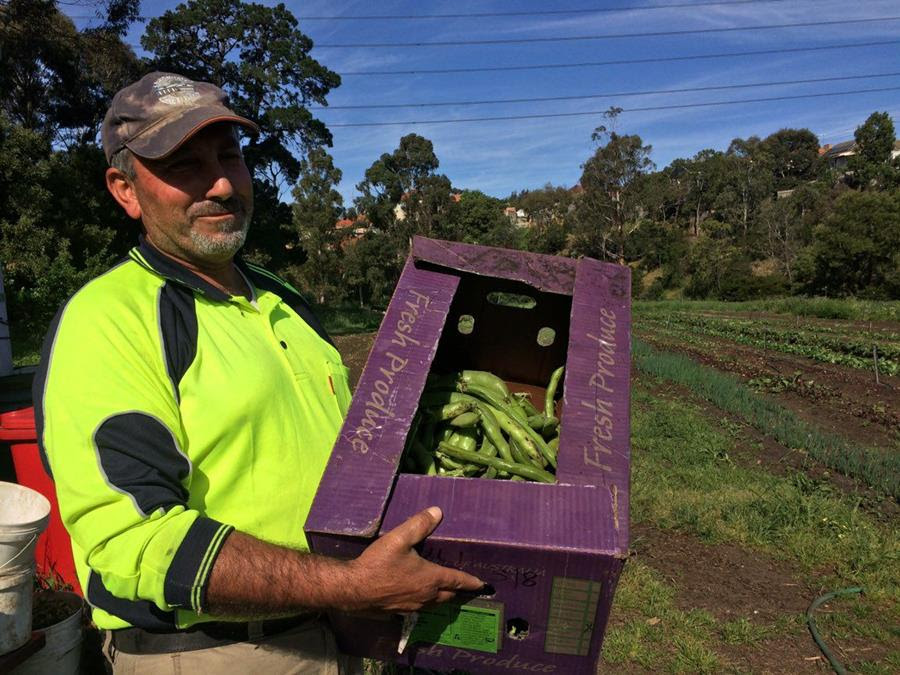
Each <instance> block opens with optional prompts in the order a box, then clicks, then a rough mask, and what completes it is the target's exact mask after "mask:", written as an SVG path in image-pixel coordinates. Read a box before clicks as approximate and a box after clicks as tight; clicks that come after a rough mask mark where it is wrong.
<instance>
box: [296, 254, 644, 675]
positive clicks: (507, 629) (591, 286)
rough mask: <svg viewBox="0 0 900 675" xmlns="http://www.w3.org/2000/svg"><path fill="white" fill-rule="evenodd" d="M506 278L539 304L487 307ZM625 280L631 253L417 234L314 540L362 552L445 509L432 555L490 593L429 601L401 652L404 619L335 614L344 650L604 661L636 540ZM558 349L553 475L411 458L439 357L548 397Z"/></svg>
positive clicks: (571, 669) (404, 658)
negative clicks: (440, 466) (555, 251)
mask: <svg viewBox="0 0 900 675" xmlns="http://www.w3.org/2000/svg"><path fill="white" fill-rule="evenodd" d="M497 292H500V293H507V294H517V295H525V296H529V297H530V298H532V299H533V300H534V301H536V304H535V306H534V307H532V308H530V309H525V308H521V307H510V306H504V305H497V304H493V303H492V302H491V301H490V300H488V295H489V294H492V293H497ZM630 293H631V289H630V274H629V271H628V269H627V268H626V267H622V266H619V265H613V264H608V263H601V262H598V261H596V260H591V259H582V260H577V261H576V260H571V259H567V258H560V257H555V256H547V255H538V254H533V253H524V252H520V251H510V250H505V249H498V248H488V247H484V246H472V245H467V244H459V243H453V242H446V241H437V240H433V239H425V238H421V237H417V238H415V240H414V241H413V246H412V253H411V255H410V257H409V259H408V260H407V262H406V266H405V267H404V269H403V274H402V275H401V277H400V281H399V282H398V284H397V288H396V290H395V291H394V295H393V297H392V298H391V303H390V306H389V307H388V310H387V313H386V314H385V317H384V320H383V322H382V324H381V329H380V330H379V331H378V336H377V337H376V339H375V344H374V346H373V348H372V352H371V353H370V354H369V359H368V362H367V363H366V367H365V370H364V371H363V374H362V377H361V378H360V381H359V384H358V385H357V389H356V393H355V395H354V397H353V402H352V404H351V406H350V411H349V413H348V415H347V419H346V421H345V423H344V426H343V428H342V430H341V433H340V435H339V437H338V440H337V442H336V443H335V446H334V450H333V452H332V455H331V460H330V461H329V464H328V467H327V469H326V471H325V475H324V477H323V479H322V483H321V485H320V487H319V491H318V493H317V495H316V499H315V502H314V503H313V507H312V510H311V512H310V515H309V518H308V519H307V522H306V532H307V535H308V538H309V541H310V545H311V547H312V549H313V550H314V551H316V552H318V553H323V554H328V555H334V556H340V557H353V556H356V555H358V554H359V553H360V552H361V551H362V550H363V548H365V546H366V545H367V544H368V543H370V542H371V541H372V540H373V538H375V537H377V536H378V535H379V534H382V533H384V532H387V531H388V530H390V529H391V528H393V527H394V526H396V525H398V524H399V523H401V522H402V521H403V520H404V519H406V518H407V517H409V516H411V515H413V514H414V513H416V512H417V511H419V510H421V509H423V508H425V507H427V506H431V505H437V506H440V507H441V509H442V510H443V512H444V520H443V522H441V524H440V525H439V526H438V528H437V530H435V532H434V533H433V534H432V535H431V536H430V537H428V539H427V540H426V541H425V542H424V544H423V546H422V549H421V553H422V555H423V556H425V557H426V558H428V559H430V560H433V561H435V562H438V563H441V564H444V565H449V566H452V567H457V568H459V569H463V570H466V571H467V572H470V573H472V574H474V575H476V576H478V577H479V578H481V579H483V580H484V581H485V582H487V583H488V584H490V586H491V588H490V589H489V591H490V594H489V595H486V596H485V597H482V598H478V599H476V600H469V601H468V602H462V601H460V602H454V603H452V604H451V603H448V604H445V605H441V606H440V607H439V608H437V609H435V610H429V611H426V612H421V613H420V616H419V620H418V623H417V624H416V627H415V628H414V630H413V632H412V635H411V636H410V640H409V643H408V646H407V647H406V649H405V650H404V651H403V653H402V654H398V651H397V647H398V642H399V639H400V634H401V629H402V621H401V619H400V618H399V617H388V618H385V619H384V620H374V619H359V618H354V617H346V616H342V615H334V616H332V621H333V622H334V625H335V628H336V631H337V633H338V640H339V643H340V646H341V648H342V649H343V650H344V651H346V652H348V653H352V654H357V655H360V656H369V657H373V658H378V659H383V660H395V661H399V662H401V663H405V664H412V665H416V666H421V667H425V668H434V669H438V670H450V669H458V670H463V671H469V672H472V673H508V672H516V671H519V672H522V671H527V672H540V673H564V674H566V675H571V674H577V673H592V672H594V671H595V669H596V663H597V659H598V657H599V655H600V646H601V643H602V641H603V634H604V632H605V629H606V622H607V619H608V617H609V611H610V606H611V603H612V598H613V592H614V591H615V587H616V582H617V581H618V578H619V574H620V573H621V571H622V566H623V564H624V562H625V558H626V556H627V554H628V495H629V475H630V464H629V455H630V452H629V355H630V343H631V315H630ZM492 297H494V296H492ZM461 319H462V320H461ZM547 329H550V330H547ZM539 335H540V337H539ZM548 343H549V344H548ZM562 363H565V364H566V373H565V380H564V384H563V398H562V409H561V420H562V432H561V438H560V448H559V460H558V461H559V466H558V469H557V479H558V482H557V483H556V484H553V485H547V484H538V483H521V482H510V481H500V480H485V479H480V478H449V477H443V476H423V475H411V474H404V473H399V469H398V465H399V460H400V455H401V453H402V451H403V446H404V442H405V439H406V435H407V433H408V432H409V427H410V423H411V421H412V418H413V415H414V413H415V411H416V408H417V405H418V401H419V396H420V395H421V393H422V389H423V388H424V385H425V378H426V376H427V375H428V373H429V372H430V371H432V370H433V371H434V372H437V373H443V372H449V371H453V370H460V369H463V368H467V369H478V370H489V371H491V372H493V373H495V374H497V375H499V376H500V377H502V378H503V379H505V380H506V381H507V382H510V383H514V384H515V385H525V387H524V388H530V390H531V391H532V392H534V393H536V394H539V393H541V392H543V386H544V385H545V383H546V382H547V381H548V380H549V378H550V374H551V372H552V371H553V369H554V368H556V367H557V366H559V365H560V364H562ZM520 388H523V387H519V386H516V387H515V388H514V390H515V389H520ZM539 400H541V399H539Z"/></svg>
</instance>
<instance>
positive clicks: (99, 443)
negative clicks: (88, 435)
mask: <svg viewBox="0 0 900 675" xmlns="http://www.w3.org/2000/svg"><path fill="white" fill-rule="evenodd" d="M94 447H95V448H96V450H97V457H98V459H99V461H100V466H101V468H102V470H103V474H104V476H105V477H106V481H107V483H108V484H109V485H110V487H112V488H113V489H114V490H116V491H118V492H121V493H123V494H127V495H129V496H130V497H131V498H132V500H133V501H134V504H135V506H136V507H137V509H138V510H139V511H140V512H141V513H142V514H143V515H145V516H146V515H149V514H151V513H153V512H154V511H155V510H156V509H158V508H160V507H163V508H170V507H173V506H179V505H181V506H186V505H187V499H188V491H187V489H186V488H185V487H184V485H183V481H184V480H185V479H186V478H187V477H188V476H189V475H190V472H191V464H190V462H189V461H188V459H187V457H186V456H185V455H184V453H183V452H182V451H181V449H180V448H179V447H178V443H177V441H176V440H175V437H174V436H173V435H172V432H171V431H170V430H169V429H168V428H167V427H166V426H165V425H164V424H163V423H162V422H160V421H159V420H158V419H156V418H155V417H152V416H150V415H148V414H146V413H142V412H124V413H120V414H117V415H113V416H112V417H108V418H107V419H105V420H104V421H103V422H102V423H101V424H100V426H99V427H98V428H97V431H96V432H95V433H94Z"/></svg>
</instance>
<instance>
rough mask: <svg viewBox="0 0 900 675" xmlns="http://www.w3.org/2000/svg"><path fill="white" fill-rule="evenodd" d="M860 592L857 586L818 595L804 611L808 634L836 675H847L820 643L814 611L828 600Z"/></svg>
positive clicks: (822, 643) (826, 648) (832, 655)
mask: <svg viewBox="0 0 900 675" xmlns="http://www.w3.org/2000/svg"><path fill="white" fill-rule="evenodd" d="M862 592H863V589H862V588H861V587H859V586H852V587H851V588H842V589H841V590H839V591H832V592H831V593H826V594H825V595H820V596H819V597H818V598H816V599H815V600H813V601H812V604H811V605H810V606H809V609H807V610H806V625H807V626H809V632H810V633H811V634H812V637H813V640H815V641H816V644H817V645H818V646H819V649H820V650H822V653H823V654H824V655H825V658H826V659H828V663H830V664H831V669H832V670H834V672H836V673H837V674H838V675H847V671H846V670H844V666H842V665H841V662H840V661H838V660H837V659H836V658H835V657H834V654H832V653H831V650H830V649H828V647H827V646H825V643H824V642H823V641H822V637H821V636H820V635H819V631H818V630H817V629H816V617H815V611H816V610H817V609H818V608H819V605H821V604H823V603H825V602H828V601H829V600H832V599H834V598H837V597H840V596H842V595H855V594H856V593H862Z"/></svg>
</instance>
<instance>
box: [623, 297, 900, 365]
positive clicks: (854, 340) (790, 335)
mask: <svg viewBox="0 0 900 675" xmlns="http://www.w3.org/2000/svg"><path fill="white" fill-rule="evenodd" d="M636 319H637V327H638V328H648V329H651V330H652V331H653V332H654V333H661V334H664V335H671V336H673V337H680V338H682V339H685V340H687V341H690V338H691V336H697V335H704V336H710V337H714V338H722V339H726V340H729V341H731V342H735V343H737V344H743V345H748V346H751V347H758V348H762V349H767V350H773V351H779V352H784V353H787V354H795V355H797V356H804V357H806V358H810V359H814V360H816V361H822V362H825V363H835V364H840V365H844V366H849V367H852V368H861V369H871V368H872V367H873V365H874V359H875V356H876V355H877V359H878V369H879V371H880V372H881V373H885V374H888V375H896V374H898V373H900V335H897V334H896V333H887V334H885V333H869V332H867V331H856V332H843V333H838V332H835V330H834V329H833V328H829V327H823V328H828V330H821V329H819V328H818V327H803V328H800V327H796V328H791V327H787V326H785V325H783V324H781V325H772V324H771V323H767V322H765V321H764V320H759V319H754V320H749V319H739V318H731V317H712V316H708V315H707V316H703V315H701V316H698V315H696V314H686V313H674V312H673V313H662V312H647V313H645V312H641V313H639V314H638V315H637V316H636Z"/></svg>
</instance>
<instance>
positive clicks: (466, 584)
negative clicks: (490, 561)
mask: <svg viewBox="0 0 900 675" xmlns="http://www.w3.org/2000/svg"><path fill="white" fill-rule="evenodd" d="M448 569H449V568H448ZM445 588H453V589H455V590H457V591H480V590H481V589H482V588H484V582H483V581H482V580H481V579H479V578H478V577H475V576H472V575H471V574H467V573H466V572H460V571H459V570H453V578H452V580H451V583H450V584H448V585H447V586H445Z"/></svg>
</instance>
